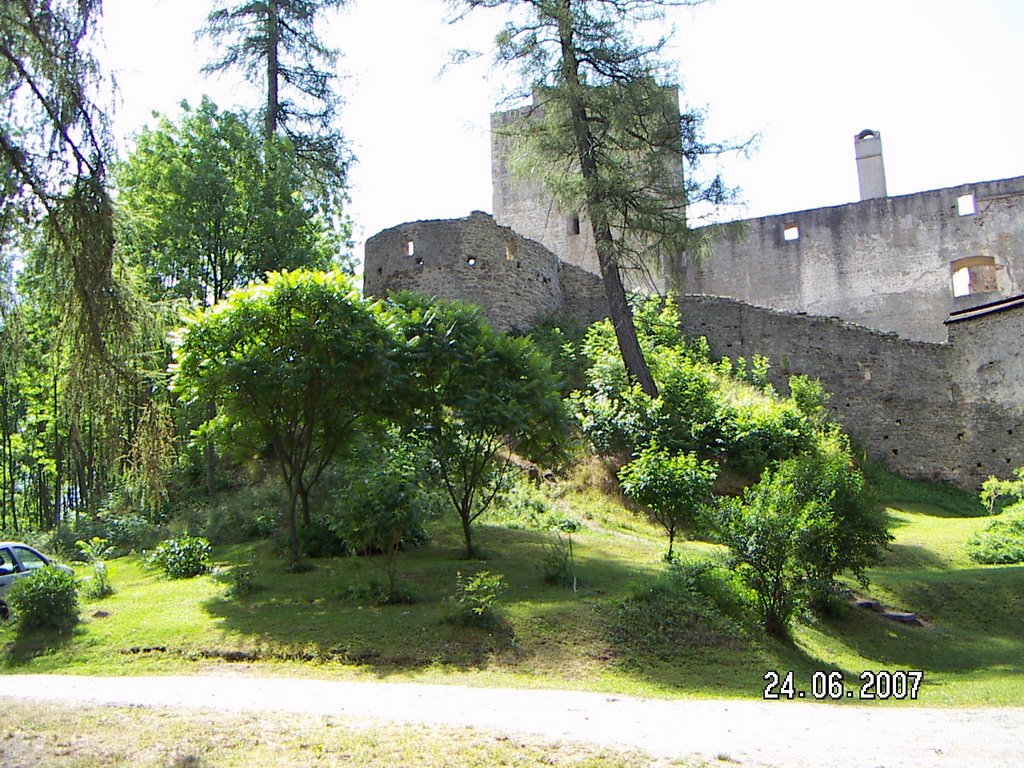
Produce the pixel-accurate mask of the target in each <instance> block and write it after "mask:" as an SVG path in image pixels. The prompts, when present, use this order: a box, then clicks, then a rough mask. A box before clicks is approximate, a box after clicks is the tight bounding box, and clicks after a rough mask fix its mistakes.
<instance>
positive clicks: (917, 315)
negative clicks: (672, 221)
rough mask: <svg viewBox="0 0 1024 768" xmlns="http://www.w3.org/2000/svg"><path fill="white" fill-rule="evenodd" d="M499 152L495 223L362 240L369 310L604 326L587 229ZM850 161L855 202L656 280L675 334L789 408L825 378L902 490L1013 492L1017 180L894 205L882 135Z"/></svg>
mask: <svg viewBox="0 0 1024 768" xmlns="http://www.w3.org/2000/svg"><path fill="white" fill-rule="evenodd" d="M507 119H508V117H507V115H502V114H499V115H495V116H494V117H493V118H492V129H493V128H494V127H495V126H497V125H500V124H502V122H503V121H506V120H507ZM502 144H503V140H502V132H501V131H498V130H492V175H493V189H494V199H493V205H494V216H493V218H492V217H491V216H489V215H488V214H485V213H481V212H474V213H472V214H471V215H470V216H468V217H467V218H464V219H456V220H445V221H421V222H411V223H407V224H400V225H398V226H396V227H393V228H391V229H387V230H385V231H383V232H381V233H379V234H377V235H375V236H374V237H372V238H370V239H369V240H368V241H367V243H366V256H365V264H364V269H365V273H364V291H365V293H366V294H367V295H382V294H384V293H385V292H386V291H388V290H399V289H406V288H407V289H412V290H418V291H422V292H424V293H427V294H430V295H434V296H438V297H443V298H457V299H461V300H463V301H468V302H472V303H475V304H478V305H480V306H481V308H482V309H483V312H484V314H485V316H487V317H488V319H489V320H490V321H491V322H492V323H493V324H494V325H495V326H496V327H499V328H502V329H520V330H526V329H529V328H530V327H532V326H533V325H534V324H535V323H536V322H537V321H538V320H540V319H543V318H547V317H550V316H552V315H556V314H564V315H569V316H572V317H574V318H577V319H579V320H582V321H585V322H589V321H593V320H595V319H598V318H600V317H603V316H604V315H605V311H606V310H605V299H604V292H603V287H602V285H601V281H600V278H599V277H598V276H597V274H596V272H597V262H596V253H595V252H594V248H593V242H592V239H591V238H590V233H589V231H588V228H587V227H586V226H585V224H584V225H583V226H581V222H580V218H579V213H578V212H575V211H560V210H558V208H557V206H556V205H555V204H554V202H553V201H552V200H551V198H550V197H549V196H547V195H546V194H544V193H543V191H542V190H539V189H538V188H537V187H536V186H535V185H532V184H530V183H529V182H527V183H520V182H517V181H516V180H515V179H513V178H512V177H511V176H510V174H509V173H508V169H507V167H506V166H505V163H504V160H503V157H504V147H503V146H502ZM854 154H855V158H856V162H857V166H858V174H859V179H860V193H861V200H860V201H858V202H854V203H849V204H846V205H840V206H834V207H828V208H820V209H815V210H807V211H797V212H792V213H785V214H779V215H773V216H766V217H761V218H755V219H749V220H746V221H744V222H742V224H741V226H740V227H739V228H738V231H739V232H740V233H741V234H740V235H738V236H737V235H735V234H720V232H722V233H728V232H735V231H736V230H727V229H724V228H723V229H722V230H718V229H716V228H712V230H711V231H710V232H709V233H708V234H710V235H711V236H712V238H713V240H712V242H713V245H712V248H711V251H710V255H709V256H708V257H707V258H706V260H704V261H703V263H701V264H699V265H689V266H686V267H685V268H684V271H683V272H682V273H681V274H675V275H669V276H665V279H666V281H668V280H670V279H671V280H673V281H674V283H675V284H678V285H682V286H683V288H684V290H683V294H684V295H682V296H681V297H680V298H679V299H678V301H679V304H680V307H681V311H682V318H683V330H684V332H685V333H687V334H688V335H695V336H697V335H699V336H705V337H707V339H708V342H709V345H710V347H711V350H712V352H713V353H714V354H717V355H730V356H738V355H744V356H747V357H749V356H751V355H753V354H762V355H767V356H768V357H769V358H770V359H771V363H772V366H773V368H772V372H771V376H772V378H773V382H774V383H775V385H776V386H777V387H778V388H780V390H782V391H785V389H786V379H787V377H788V376H789V375H791V374H796V373H804V374H808V375H810V376H815V377H817V378H819V379H821V380H822V383H823V384H824V385H825V387H826V388H827V389H828V390H829V391H830V392H831V393H832V402H831V407H832V410H833V412H834V416H835V417H836V418H837V419H839V420H840V421H841V422H842V423H843V424H845V425H846V427H847V428H848V430H849V431H850V432H851V434H852V435H854V437H855V438H856V439H857V440H858V442H859V444H860V445H862V446H863V447H864V448H865V449H866V450H867V451H869V452H870V453H871V454H872V455H873V456H874V457H875V458H877V459H880V460H882V461H883V462H884V463H885V464H886V465H887V466H889V467H890V468H892V469H893V470H895V471H897V472H899V473H901V474H904V475H907V476H911V477H921V478H926V479H932V480H944V481H949V482H954V483H957V484H959V485H962V486H966V487H977V486H979V485H980V483H981V481H982V480H984V479H985V478H986V477H987V476H988V475H990V474H996V475H1000V476H1006V475H1008V474H1009V472H1010V470H1011V469H1013V468H1015V467H1017V466H1021V465H1024V444H1022V443H1021V441H1020V440H1019V439H1018V436H1019V435H1024V405H1022V404H1024V359H1022V356H1021V351H1020V348H1021V343H1020V342H1021V338H1022V337H1024V336H1022V334H1024V295H1022V294H1024V284H1022V281H1024V177H1017V178H1009V179H1003V180H998V181H988V182H977V183H972V184H964V185H960V186H957V187H951V188H947V189H939V190H932V191H927V192H920V193H917V194H912V195H902V196H897V197H890V196H888V194H887V191H886V186H885V170H884V163H883V158H882V149H881V136H880V134H879V133H878V132H877V131H872V130H868V131H862V132H861V133H859V134H857V135H856V137H855V138H854ZM683 263H684V264H685V263H686V260H685V259H684V260H683Z"/></svg>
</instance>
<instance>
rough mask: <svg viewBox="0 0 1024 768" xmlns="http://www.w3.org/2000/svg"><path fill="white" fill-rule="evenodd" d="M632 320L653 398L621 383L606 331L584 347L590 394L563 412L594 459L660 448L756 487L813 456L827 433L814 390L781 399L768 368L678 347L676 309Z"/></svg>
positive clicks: (657, 303)
mask: <svg viewBox="0 0 1024 768" xmlns="http://www.w3.org/2000/svg"><path fill="white" fill-rule="evenodd" d="M635 315H636V323H637V333H638V336H639V337H640V342H641V345H642V346H643V347H644V348H645V350H646V353H647V359H648V362H649V363H650V366H651V373H652V375H653V376H654V380H655V381H656V382H657V384H658V390H659V396H658V397H656V398H650V397H648V396H647V395H646V394H644V393H643V392H642V391H641V390H640V389H639V387H637V386H636V385H633V384H631V383H630V382H629V380H628V379H627V378H626V375H625V370H624V368H623V365H622V360H621V356H620V353H619V351H618V348H617V345H616V343H615V335H614V333H613V331H612V328H611V324H610V323H609V322H608V321H602V322H600V323H596V324H594V325H593V326H591V328H590V330H589V331H588V333H587V336H586V339H585V340H584V344H583V348H584V351H585V352H586V354H587V357H589V358H590V359H591V360H592V361H593V363H592V365H591V366H590V368H589V369H588V370H587V386H586V388H584V389H581V390H579V391H577V392H574V393H573V395H572V397H571V399H570V402H571V404H572V407H573V410H574V411H575V414H576V417H577V419H578V420H579V423H580V427H581V429H582V431H583V433H584V435H585V436H586V437H587V439H588V440H589V441H590V442H591V443H592V444H593V446H594V447H595V449H596V450H597V451H598V452H600V453H603V454H606V455H616V456H630V455H636V453H637V452H638V451H639V450H640V449H641V448H642V447H643V446H645V445H647V444H649V443H651V442H657V444H658V445H659V446H661V447H662V448H664V449H665V450H667V451H669V452H671V453H674V454H681V453H690V452H695V453H696V454H697V455H698V456H699V457H700V458H702V459H717V460H724V461H726V462H728V464H729V466H730V467H731V468H733V469H737V470H740V471H741V472H743V473H744V474H746V475H747V476H749V477H752V478H753V477H756V476H757V475H758V474H759V473H760V472H761V471H762V470H763V469H764V468H765V467H766V466H768V465H769V464H770V463H771V462H773V461H779V460H782V459H786V458H789V457H792V456H794V455H797V454H799V453H802V452H804V451H808V450H811V449H812V448H813V446H814V444H815V441H816V439H817V431H818V429H819V428H820V427H822V426H823V425H824V423H825V422H824V416H823V411H822V409H823V407H824V406H823V403H825V402H827V394H826V393H825V392H824V391H823V390H822V389H821V387H820V384H818V383H817V382H814V381H811V380H804V379H801V380H799V381H797V382H796V384H795V389H794V396H793V397H789V398H784V397H780V396H779V395H778V394H777V393H776V392H775V390H774V388H773V387H772V386H771V385H770V384H769V383H768V381H767V374H768V369H769V365H768V361H767V359H766V358H764V357H761V356H758V355H755V356H754V357H753V358H751V360H750V361H747V360H744V359H743V358H739V359H738V360H737V362H736V363H735V364H734V363H733V362H732V361H731V360H729V359H728V358H723V359H722V360H721V361H719V362H717V363H715V362H712V361H711V360H710V358H709V355H708V348H707V342H706V341H705V340H703V339H698V340H696V341H691V340H687V339H685V338H684V337H683V336H682V334H680V332H679V330H678V326H679V314H678V308H677V307H676V306H675V304H674V302H672V301H668V302H665V303H661V300H650V301H642V302H641V303H640V304H638V305H637V306H636V307H635ZM797 398H799V399H797Z"/></svg>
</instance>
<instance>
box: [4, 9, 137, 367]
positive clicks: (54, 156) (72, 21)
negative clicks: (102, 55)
mask: <svg viewBox="0 0 1024 768" xmlns="http://www.w3.org/2000/svg"><path fill="white" fill-rule="evenodd" d="M99 12H100V0H6V1H5V2H4V3H2V4H0V94H2V95H0V244H2V245H8V244H10V242H11V240H12V239H13V238H14V236H15V234H16V233H17V232H18V231H19V229H22V228H25V229H31V228H32V227H33V226H34V224H35V223H37V222H38V221H40V220H42V221H43V222H44V224H45V228H44V231H45V234H46V236H47V242H48V248H49V251H50V253H51V256H52V258H53V261H54V263H55V265H57V267H58V268H56V269H55V270H54V278H56V280H57V281H58V285H59V287H60V288H61V291H62V293H63V304H64V305H65V307H67V308H68V309H70V312H68V313H67V315H68V317H70V318H71V319H72V321H73V322H72V328H73V330H74V332H75V335H74V341H75V345H76V354H77V355H78V356H79V358H80V359H81V360H82V361H83V363H87V362H88V361H89V359H90V358H91V357H94V356H98V357H100V358H101V359H102V361H103V365H102V366H97V370H94V371H90V373H96V374H97V375H100V374H102V373H103V372H104V371H109V370H110V369H111V368H114V369H120V367H121V362H120V358H121V354H120V353H121V352H122V350H119V349H116V347H117V346H118V343H119V342H118V334H119V333H120V332H122V331H124V329H126V328H131V327H132V323H131V322H130V319H131V317H132V316H133V311H134V308H126V304H129V303H130V296H129V292H128V291H127V290H126V288H125V286H124V285H123V283H122V282H121V281H119V280H118V279H117V275H116V269H115V259H114V235H113V224H112V212H113V209H112V204H111V200H110V196H109V194H108V191H107V186H106V183H107V166H106V158H107V156H108V155H109V154H110V140H109V136H108V133H107V130H106V121H105V117H104V115H103V114H102V113H101V112H100V110H99V109H97V107H96V105H95V103H94V101H93V99H92V92H93V91H94V89H95V88H96V87H97V85H98V84H99V83H100V82H101V80H102V78H101V73H100V70H99V66H98V64H97V63H96V60H95V59H94V58H93V56H92V55H91V54H90V52H89V50H88V43H89V41H90V39H91V37H92V35H93V33H94V29H95V25H96V21H97V19H98V16H99ZM83 367H87V366H83Z"/></svg>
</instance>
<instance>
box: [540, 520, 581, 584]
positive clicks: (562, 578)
mask: <svg viewBox="0 0 1024 768" xmlns="http://www.w3.org/2000/svg"><path fill="white" fill-rule="evenodd" d="M542 568H543V572H544V581H545V582H546V583H548V584H554V585H555V586H559V587H572V591H573V592H575V591H576V587H577V583H576V555H575V554H574V553H573V548H572V535H571V533H567V535H566V536H562V534H561V533H560V532H558V531H556V532H555V538H554V539H553V540H552V541H551V542H550V543H549V544H548V545H547V546H546V547H545V548H544V560H543V566H542Z"/></svg>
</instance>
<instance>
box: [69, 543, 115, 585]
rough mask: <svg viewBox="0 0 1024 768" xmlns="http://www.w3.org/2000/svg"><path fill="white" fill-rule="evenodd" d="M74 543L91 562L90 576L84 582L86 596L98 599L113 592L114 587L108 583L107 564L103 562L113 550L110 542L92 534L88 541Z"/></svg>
mask: <svg viewBox="0 0 1024 768" xmlns="http://www.w3.org/2000/svg"><path fill="white" fill-rule="evenodd" d="M75 543H76V545H77V546H78V549H79V550H81V552H82V553H83V554H84V555H85V558H86V560H87V561H88V562H90V563H92V578H91V579H89V581H87V582H86V584H85V589H84V591H85V594H86V597H91V598H93V599H99V598H103V597H109V596H110V595H112V594H114V588H113V587H112V586H111V585H110V577H109V574H108V572H107V564H106V563H105V562H103V561H104V560H105V559H106V558H107V557H109V556H110V554H111V553H112V551H113V547H112V546H111V545H110V542H109V541H107V540H106V539H103V538H100V537H99V536H93V537H92V538H91V539H89V541H82V540H79V541H77V542H75Z"/></svg>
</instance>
